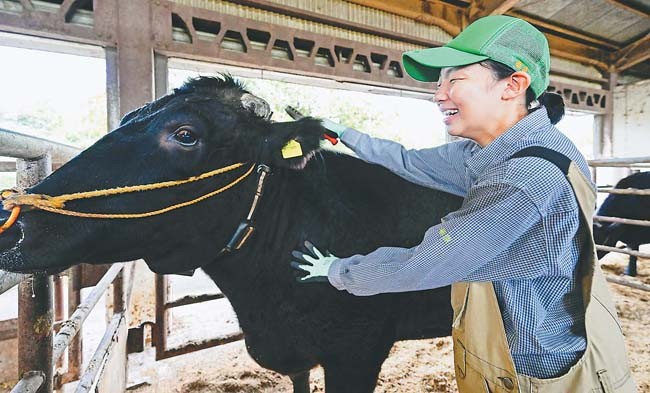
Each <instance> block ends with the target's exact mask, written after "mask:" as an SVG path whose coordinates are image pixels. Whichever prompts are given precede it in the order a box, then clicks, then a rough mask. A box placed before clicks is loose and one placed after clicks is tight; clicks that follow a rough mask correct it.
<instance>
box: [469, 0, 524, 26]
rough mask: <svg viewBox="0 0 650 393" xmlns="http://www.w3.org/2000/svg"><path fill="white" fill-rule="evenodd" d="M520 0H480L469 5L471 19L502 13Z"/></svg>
mask: <svg viewBox="0 0 650 393" xmlns="http://www.w3.org/2000/svg"><path fill="white" fill-rule="evenodd" d="M518 2H519V0H505V1H497V0H478V1H476V2H473V4H472V5H471V6H470V7H469V20H470V21H472V22H473V21H475V20H476V19H478V18H482V17H484V16H488V15H502V14H505V13H506V12H507V11H509V10H510V9H511V8H512V7H514V6H515V5H516V4H517V3H518Z"/></svg>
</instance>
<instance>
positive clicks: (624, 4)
mask: <svg viewBox="0 0 650 393" xmlns="http://www.w3.org/2000/svg"><path fill="white" fill-rule="evenodd" d="M607 1H609V2H610V3H612V4H614V5H615V6H617V7H619V8H623V9H625V10H627V11H630V12H633V13H635V14H637V15H641V16H643V17H646V18H650V10H649V9H648V7H644V6H642V5H639V4H633V3H632V2H630V1H627V0H607Z"/></svg>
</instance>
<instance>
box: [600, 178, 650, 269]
mask: <svg viewBox="0 0 650 393" xmlns="http://www.w3.org/2000/svg"><path fill="white" fill-rule="evenodd" d="M614 188H637V189H650V172H639V173H635V174H633V175H631V176H628V177H625V178H623V179H621V180H620V181H619V182H618V183H617V184H616V186H615V187H614ZM596 214H597V215H599V216H611V217H620V218H631V219H635V220H650V196H643V195H616V194H610V195H609V196H608V197H607V198H606V199H605V201H604V202H603V204H602V205H601V206H600V208H599V209H598V212H597V213H596ZM594 240H595V241H596V243H597V244H602V245H605V246H610V247H616V242H618V241H621V242H623V243H625V244H626V245H627V246H628V247H629V248H631V249H632V250H636V251H638V250H639V245H641V244H647V243H650V227H641V226H636V225H627V224H619V223H609V222H596V223H594ZM605 254H607V252H606V251H598V258H602V257H603V256H605ZM636 259H637V258H636V257H635V256H633V255H631V256H630V262H629V264H628V268H627V271H626V273H627V274H629V275H632V276H635V275H636V273H637V268H636Z"/></svg>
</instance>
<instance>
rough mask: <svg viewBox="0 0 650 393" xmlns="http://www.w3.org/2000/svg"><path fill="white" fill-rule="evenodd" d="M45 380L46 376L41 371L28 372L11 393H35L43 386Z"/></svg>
mask: <svg viewBox="0 0 650 393" xmlns="http://www.w3.org/2000/svg"><path fill="white" fill-rule="evenodd" d="M45 378H46V377H45V374H44V373H43V372H41V371H27V372H26V373H25V374H23V378H22V379H21V380H20V381H18V383H17V384H16V386H14V388H13V389H11V393H34V392H36V391H38V389H39V388H40V387H41V386H42V385H43V383H44V382H45Z"/></svg>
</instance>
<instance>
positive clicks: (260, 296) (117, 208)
mask: <svg viewBox="0 0 650 393" xmlns="http://www.w3.org/2000/svg"><path fill="white" fill-rule="evenodd" d="M269 112H270V111H269V109H268V104H266V102H264V101H262V100H260V99H258V98H257V97H254V96H252V95H251V94H249V93H248V92H246V91H245V90H244V89H243V87H242V86H240V85H239V84H238V83H237V82H236V81H234V80H233V79H232V78H230V77H228V76H222V77H220V78H207V77H203V78H198V79H195V80H190V81H188V82H187V83H185V84H184V85H183V86H182V87H181V88H179V89H176V90H175V91H174V92H173V93H172V94H170V95H167V96H165V97H163V98H161V99H159V100H157V101H154V102H152V103H150V104H148V105H145V106H143V107H142V108H140V109H138V110H136V111H134V112H132V113H130V114H128V115H127V116H125V117H124V119H123V120H122V122H121V125H120V127H119V128H118V129H116V130H114V131H112V132H111V133H109V134H107V135H106V136H105V137H103V138H102V139H101V140H99V141H98V142H97V143H96V144H94V145H93V146H92V147H90V148H89V149H87V150H86V151H84V152H82V153H81V154H80V155H79V156H77V157H76V158H74V159H73V160H72V161H70V162H69V163H68V164H66V165H65V166H63V167H61V168H60V169H59V170H57V171H56V172H54V173H53V174H52V175H51V176H49V177H48V178H46V179H45V180H43V181H42V182H41V183H40V184H38V185H36V186H35V187H33V188H31V189H30V190H29V192H30V193H37V194H47V195H52V196H53V195H60V194H64V193H74V192H80V191H86V190H96V189H105V188H110V187H115V186H123V185H134V184H147V183H154V182H161V181H166V180H172V179H185V178H188V177H190V176H193V175H197V174H200V173H204V172H208V171H211V170H213V169H216V168H221V167H225V166H227V165H229V164H233V163H238V162H245V163H248V164H247V165H246V166H244V167H242V168H240V169H238V170H235V171H233V172H229V173H226V174H223V175H221V176H218V177H216V178H213V179H206V180H202V181H198V182H194V183H190V184H188V185H184V186H180V187H178V188H171V189H163V190H155V191H149V192H143V193H132V194H124V195H117V196H110V197H104V198H99V199H90V200H80V201H73V202H68V203H67V205H66V208H68V209H70V210H79V211H86V212H101V213H116V212H142V211H150V210H155V209H159V208H162V207H165V206H169V205H172V204H175V203H178V202H181V201H185V200H189V199H192V198H195V197H197V196H199V195H203V194H206V193H208V192H210V191H212V190H214V189H216V188H218V187H221V186H223V185H224V184H226V183H229V182H230V181H232V180H233V179H235V178H237V177H239V176H241V174H242V173H243V171H244V170H246V169H247V168H248V166H249V165H258V164H265V165H267V166H268V167H270V168H271V175H270V176H268V178H267V179H266V180H265V181H264V183H265V184H264V187H265V188H264V192H263V195H262V197H261V199H260V201H259V204H258V206H257V208H256V209H255V215H254V219H255V224H254V225H255V233H254V235H253V236H252V237H251V238H250V239H249V240H248V241H246V242H245V243H244V245H243V246H242V247H241V249H239V250H234V251H232V252H222V250H223V249H224V248H225V246H226V244H227V243H228V242H229V240H230V239H231V237H232V235H233V232H235V229H236V228H237V227H238V224H239V223H240V222H241V221H242V220H243V219H244V218H245V217H247V215H248V212H249V210H250V208H251V203H252V200H253V197H254V195H255V191H256V189H257V187H258V179H259V175H257V174H253V175H251V176H249V177H248V178H246V180H244V181H243V182H242V183H240V184H238V185H236V186H235V187H233V188H232V189H230V190H228V191H225V192H224V193H222V194H219V195H217V196H215V197H212V198H210V199H207V200H205V201H203V202H201V203H199V204H195V205H192V206H189V207H185V208H182V209H178V210H174V211H172V212H169V213H166V214H163V215H158V216H154V217H150V218H141V219H133V220H105V219H85V218H75V217H67V216H61V215H56V214H52V213H47V212H43V211H37V210H32V211H28V212H26V213H24V214H22V215H21V216H20V219H19V222H18V223H17V224H16V225H14V226H13V227H12V228H11V229H10V230H8V231H7V232H5V233H4V234H2V235H0V268H2V269H5V270H10V271H15V272H33V271H47V272H50V273H51V272H54V271H60V270H62V269H64V268H67V267H69V266H71V265H73V264H78V263H82V262H92V263H108V262H116V261H127V260H134V259H138V258H142V259H144V260H145V261H146V262H147V264H148V266H149V267H150V269H151V270H153V271H154V272H157V273H162V274H169V273H178V272H183V271H187V270H188V269H194V268H199V267H200V268H202V269H203V270H204V271H205V272H206V273H207V274H208V275H209V276H210V277H211V278H212V279H213V280H214V282H215V283H216V284H217V286H218V287H219V288H220V289H221V291H222V292H223V293H224V294H225V295H226V296H227V298H228V299H229V300H230V302H231V303H232V306H233V308H234V310H235V312H236V313H237V317H238V319H239V324H240V326H241V328H242V330H243V332H244V334H245V340H246V347H247V349H248V352H249V353H250V355H251V356H252V357H253V358H254V359H255V360H256V361H257V362H258V363H259V364H260V365H262V366H263V367H266V368H269V369H271V370H274V371H276V372H279V373H282V374H285V375H288V376H290V377H291V379H292V381H293V384H294V391H295V392H308V391H309V382H308V381H309V370H310V369H311V368H313V367H315V366H317V365H319V364H320V365H322V366H323V368H324V370H325V384H326V388H327V391H328V392H330V393H334V392H354V393H362V392H372V391H373V390H374V387H375V384H376V380H377V376H378V373H379V370H380V367H381V365H382V363H383V361H384V360H385V359H386V357H387V355H388V352H389V350H390V348H391V346H392V345H393V343H394V342H395V341H397V340H405V339H415V338H424V337H440V336H447V335H449V333H450V325H451V316H452V311H451V307H450V304H449V296H450V292H449V288H448V287H447V288H441V289H437V290H429V291H420V292H410V293H396V294H384V295H378V296H370V297H355V296H352V295H350V294H348V293H346V292H340V291H337V290H336V289H334V288H333V287H332V286H330V285H328V284H310V285H305V284H299V283H297V282H296V277H295V275H294V274H295V273H294V272H293V271H292V269H291V268H290V267H289V262H290V260H291V257H290V253H291V251H292V250H293V249H295V248H296V247H297V246H298V245H300V244H302V243H303V242H304V240H306V239H309V240H311V241H312V242H314V244H316V245H317V246H319V247H321V248H322V249H329V250H331V251H332V252H333V253H334V254H336V255H340V256H346V255H352V254H355V253H368V252H370V251H373V250H374V249H376V248H378V247H380V246H401V247H412V246H414V245H416V244H418V243H419V242H420V240H421V237H422V235H423V233H424V232H425V230H426V229H427V228H428V227H430V226H432V225H433V224H436V223H438V222H439V221H440V219H441V217H443V216H444V215H445V214H446V213H448V212H450V211H452V210H454V209H457V208H458V207H459V205H460V202H461V200H460V198H459V197H456V196H452V195H449V194H445V193H442V192H438V191H435V190H430V189H425V188H422V187H418V186H416V185H413V184H410V183H408V182H406V181H404V180H402V179H400V178H398V177H397V176H394V175H392V174H391V173H389V172H388V171H386V170H385V169H383V168H381V167H378V166H374V165H369V164H367V163H364V162H362V161H360V160H358V159H355V158H352V157H349V156H345V155H339V154H334V153H332V152H327V151H321V150H320V147H319V146H320V142H321V138H322V135H323V133H324V132H325V130H324V129H323V128H322V126H321V124H320V122H319V121H318V120H316V119H313V118H304V119H301V120H299V121H295V122H286V123H273V122H270V121H269V120H268V115H269ZM290 140H295V141H297V142H298V143H299V144H300V145H301V147H302V153H303V154H302V156H300V157H294V158H289V159H284V158H283V156H282V153H281V151H282V148H283V146H285V144H286V143H287V142H288V141H290ZM6 217H7V213H6V212H3V213H2V215H1V216H0V220H2V221H0V222H3V221H4V219H6ZM21 238H22V240H20V239H21ZM19 240H20V241H19Z"/></svg>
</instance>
